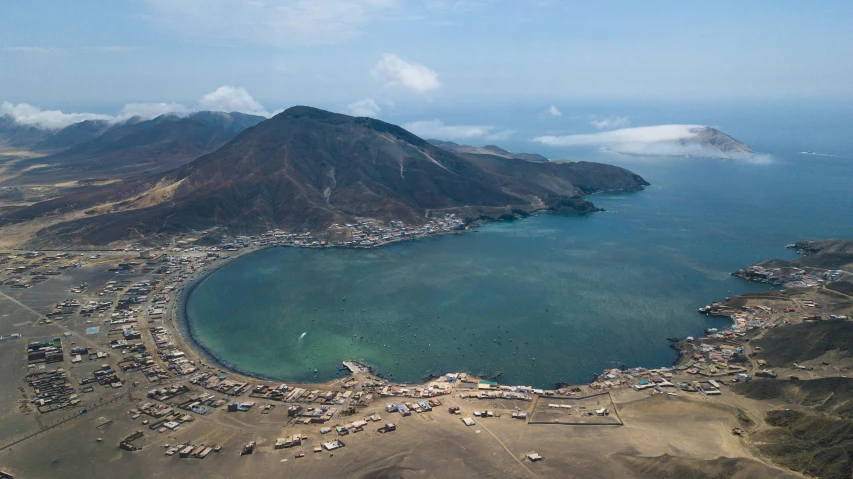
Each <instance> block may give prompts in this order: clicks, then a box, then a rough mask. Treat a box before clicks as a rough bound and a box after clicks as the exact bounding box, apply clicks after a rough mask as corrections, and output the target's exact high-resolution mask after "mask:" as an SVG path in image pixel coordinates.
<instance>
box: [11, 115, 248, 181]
mask: <svg viewBox="0 0 853 479" xmlns="http://www.w3.org/2000/svg"><path fill="white" fill-rule="evenodd" d="M263 120H264V118H263V117H260V116H255V115H246V114H243V113H220V112H209V111H203V112H198V113H193V114H191V115H188V116H186V117H180V116H176V115H162V116H159V117H157V118H154V119H152V120H143V119H141V118H138V117H134V118H131V119H129V120H127V121H124V122H121V123H117V124H113V125H111V126H110V125H109V124H104V123H103V122H98V121H87V122H81V123H76V124H73V125H70V126H68V127H66V128H63V129H62V130H60V131H58V132H56V133H54V134H53V135H52V136H50V137H48V138H45V139H43V140H41V141H39V142H38V143H37V144H36V146H39V147H41V148H45V149H57V148H63V147H64V148H67V149H65V150H64V151H61V152H59V153H55V154H52V155H49V156H44V157H40V158H34V159H31V160H27V161H23V162H20V163H18V164H17V165H16V166H17V167H18V168H27V167H29V166H32V165H35V164H38V165H46V166H40V167H39V168H37V169H32V170H28V171H26V173H24V174H22V175H20V176H18V177H17V178H15V179H14V180H12V181H11V182H9V184H24V183H34V182H35V183H38V182H44V183H59V182H62V181H71V180H80V179H86V178H94V177H97V178H105V177H111V178H129V177H132V176H139V175H142V174H151V173H157V172H163V171H166V170H170V169H173V168H175V167H177V166H180V165H182V164H184V163H186V162H188V161H190V160H192V159H194V158H197V157H199V156H201V155H203V154H205V153H209V152H211V151H214V150H216V149H217V148H219V147H220V146H222V145H224V144H225V143H226V142H228V141H230V140H231V139H233V138H234V137H235V136H237V135H238V134H239V133H240V132H242V131H243V130H245V129H246V128H249V127H252V126H254V125H256V124H258V123H259V122H261V121H263Z"/></svg>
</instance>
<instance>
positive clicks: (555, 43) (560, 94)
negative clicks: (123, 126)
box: [0, 0, 853, 139]
mask: <svg viewBox="0 0 853 479" xmlns="http://www.w3.org/2000/svg"><path fill="white" fill-rule="evenodd" d="M851 21H853V2H849V1H836V2H830V1H826V2H801V1H800V2H793V1H749V2H743V1H730V2H720V1H717V2H667V1H655V2H637V1H612V2H591V1H577V2H571V1H556V0H553V1H549V0H503V1H501V0H495V1H486V0H482V1H479V0H458V1H455V0H352V1H344V0H257V1H255V0H134V1H130V0H128V1H118V2H116V1H106V0H104V1H93V0H75V1H73V2H56V1H38V0H35V1H27V2H16V1H5V2H2V3H0V66H1V67H0V102H3V101H5V102H8V103H7V104H6V109H7V110H10V108H11V106H18V105H20V104H27V105H31V106H33V107H36V108H40V109H62V110H63V111H65V112H70V111H77V112H83V111H86V112H94V113H104V114H110V115H117V114H120V113H119V112H120V111H122V109H123V108H125V112H127V113H128V114H129V113H133V112H136V111H137V110H135V109H134V108H137V109H139V110H140V111H149V112H157V111H161V110H162V111H180V110H181V109H184V110H194V109H199V108H202V107H208V108H212V109H217V108H223V109H224V108H229V107H239V108H240V109H243V110H247V111H253V112H258V113H262V114H270V113H274V112H275V111H277V110H279V109H281V108H286V107H288V106H291V105H294V104H309V105H315V106H319V107H323V108H328V109H332V110H336V111H342V112H350V113H358V114H364V115H372V116H378V117H380V118H383V119H389V120H393V119H394V118H397V117H405V119H406V120H407V121H409V122H410V123H411V122H414V121H422V122H435V121H439V123H432V124H421V126H422V127H425V128H427V130H429V129H430V128H431V129H432V131H433V132H439V133H440V132H441V131H442V130H441V128H442V127H446V126H447V125H446V124H444V122H445V121H447V120H442V119H439V120H436V118H435V117H434V116H425V117H422V118H421V117H418V112H434V111H439V110H452V109H453V108H455V107H457V106H460V105H467V108H469V109H477V108H479V107H482V108H486V109H495V108H496V105H497V106H499V105H510V104H515V105H519V104H522V105H528V106H529V107H530V108H533V109H534V110H536V111H537V112H539V113H538V115H539V118H538V120H537V121H542V120H543V119H556V118H564V119H566V118H568V116H569V115H568V112H566V111H564V110H566V107H565V105H567V104H570V103H571V102H579V101H583V102H586V103H600V104H614V103H615V104H618V103H619V102H632V103H635V104H636V103H643V102H645V103H654V102H693V103H697V102H698V103H702V102H706V103H708V104H713V103H716V102H738V101H744V100H749V101H764V102H793V101H799V102H806V101H827V100H830V101H836V100H843V101H849V100H851V99H853V61H851V58H853V35H851V34H850V32H849V28H850V25H851ZM223 86H227V87H230V88H228V89H226V90H221V89H220V87H223ZM217 89H220V90H217ZM205 95H208V99H207V100H206V101H205V100H202V98H203V97H204V96H205ZM211 95H212V96H211ZM127 104H134V105H136V106H134V107H132V108H129V109H128V108H126V107H125V105H127ZM10 105H11V106H10ZM552 106H553V109H552V108H551V107H552ZM145 108H147V110H144V109H145ZM424 114H426V113H424ZM622 118H624V120H623V119H622ZM587 120H589V119H588V118H586V119H585V120H584V123H585V124H587V126H590V125H591V124H592V121H598V122H605V123H606V124H605V126H603V128H617V127H624V126H629V125H631V124H632V122H631V120H630V119H629V118H626V117H623V116H620V115H619V114H618V111H617V112H615V113H613V114H612V115H603V116H600V117H597V118H593V119H592V120H591V121H587ZM455 126H456V125H454V127H455ZM468 126H472V125H468ZM473 126H474V127H477V126H478V125H476V124H475V125H473ZM479 126H482V125H479ZM487 126H488V125H487ZM488 128H489V130H488V131H480V133H481V134H480V136H481V137H485V136H493V137H494V138H496V139H500V137H501V134H504V135H507V134H511V133H507V132H508V131H509V130H502V129H501V128H499V127H488ZM590 128H592V129H600V127H598V126H594V125H593V126H590ZM472 131H473V130H472ZM451 136H452V135H451ZM463 137H464V136H463Z"/></svg>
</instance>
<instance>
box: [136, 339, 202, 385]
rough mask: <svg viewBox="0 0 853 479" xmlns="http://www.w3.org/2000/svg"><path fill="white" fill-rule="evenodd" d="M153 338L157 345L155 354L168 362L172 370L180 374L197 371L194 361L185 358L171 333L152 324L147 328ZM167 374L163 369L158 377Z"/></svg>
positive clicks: (162, 377) (165, 376) (166, 375)
mask: <svg viewBox="0 0 853 479" xmlns="http://www.w3.org/2000/svg"><path fill="white" fill-rule="evenodd" d="M148 331H149V333H150V334H151V337H152V339H153V340H154V345H155V346H156V347H157V354H158V355H159V356H160V359H161V360H163V362H165V363H167V364H168V368H169V369H171V370H174V371H175V372H176V373H178V374H179V375H181V376H186V375H189V374H193V373H195V372H197V371H198V368H197V367H196V365H195V363H194V362H193V361H190V360H189V359H187V355H186V353H185V352H184V351H183V350H182V349H180V348H179V347H177V345H176V344H175V342H174V341H173V340H172V335H171V334H170V333H169V332H168V331H167V330H166V328H164V327H162V326H154V327H151V328H149V329H148ZM167 377H168V374H167V373H166V372H165V371H160V372H159V378H161V379H164V378H167Z"/></svg>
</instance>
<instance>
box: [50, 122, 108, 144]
mask: <svg viewBox="0 0 853 479" xmlns="http://www.w3.org/2000/svg"><path fill="white" fill-rule="evenodd" d="M111 126H112V124H111V123H110V122H108V121H105V120H85V121H81V122H79V123H73V124H71V125H68V126H66V127H65V128H63V129H61V130H59V131H57V132H56V133H53V134H52V135H50V136H49V137H47V138H45V139H44V140H42V141H39V142H38V143H36V144H34V145H33V148H34V149H36V150H65V149H67V148H71V147H73V146H77V145H80V144H83V143H86V142H89V141H92V140H94V139H95V138H97V137H98V136H100V135H102V134H103V133H104V132H105V131H107V130H108V129H109V128H110V127H111Z"/></svg>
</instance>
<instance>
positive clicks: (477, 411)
mask: <svg viewBox="0 0 853 479" xmlns="http://www.w3.org/2000/svg"><path fill="white" fill-rule="evenodd" d="M344 227H345V228H348V230H349V231H350V235H351V237H352V239H351V240H350V241H347V242H344V243H341V244H322V243H323V242H320V241H317V240H315V239H313V238H312V237H310V236H305V235H296V234H288V233H283V232H278V231H271V232H269V233H266V234H264V235H259V236H255V237H236V238H235V239H234V241H233V242H231V241H225V242H223V243H222V244H220V245H218V246H209V247H200V246H184V245H176V246H175V247H173V248H171V249H170V250H167V251H151V250H147V249H141V248H140V249H138V250H136V251H134V250H129V251H116V252H100V253H95V254H92V253H68V252H63V253H48V252H27V253H12V254H6V255H3V256H2V257H0V266H2V267H3V271H2V273H0V281H2V288H3V289H4V290H5V291H8V292H13V291H16V290H17V291H21V293H20V294H21V296H20V298H21V299H20V301H19V300H16V301H19V302H21V304H22V306H23V303H24V302H30V300H31V298H35V297H36V296H31V297H28V296H27V295H28V293H29V291H30V290H31V289H39V288H45V291H48V290H47V288H48V287H49V286H50V285H51V284H53V285H54V287H53V289H50V290H49V291H50V293H51V294H41V295H40V296H38V297H39V298H48V297H54V298H56V299H55V300H54V301H52V302H50V303H45V302H44V301H43V300H42V301H41V303H40V304H39V306H38V309H35V308H30V307H27V306H23V308H24V309H23V310H22V311H24V310H26V311H27V312H28V313H30V314H35V317H31V319H30V320H27V322H26V323H19V324H20V325H21V326H22V329H26V330H27V332H20V331H14V330H9V331H2V332H0V333H2V334H0V348H3V349H7V350H10V349H11V350H15V351H16V352H15V353H14V354H13V355H18V354H19V355H21V356H24V357H25V358H26V367H25V372H24V374H23V375H22V377H20V378H18V380H21V381H22V382H23V383H24V384H26V388H22V391H24V394H23V398H24V399H22V400H21V401H20V411H21V413H23V414H37V415H40V416H44V420H43V421H41V422H44V423H45V424H51V423H53V421H54V419H53V418H54V417H56V419H55V421H56V422H55V423H53V424H54V426H47V429H43V430H41V431H38V432H36V434H40V433H43V432H46V431H47V430H49V429H50V428H51V427H55V425H58V424H63V423H65V422H68V421H74V420H79V418H81V417H88V416H90V415H101V414H102V413H101V412H97V411H99V410H101V409H104V410H109V409H112V410H113V411H114V412H115V406H111V405H112V404H113V403H116V402H118V401H123V402H122V404H127V406H126V407H125V409H123V410H122V411H121V414H122V415H123V418H124V421H125V422H127V421H129V422H130V426H129V427H125V429H126V431H123V432H121V433H120V434H119V435H120V436H121V438H120V440H119V441H116V442H115V444H114V447H116V448H119V449H121V450H122V451H123V452H124V453H126V454H134V453H137V452H138V451H140V450H142V449H143V448H146V449H149V448H152V447H155V448H161V449H162V453H163V455H164V456H166V457H170V458H171V457H175V458H176V459H175V460H178V459H199V460H203V459H205V458H207V457H210V456H211V455H219V454H222V453H224V454H228V455H230V456H231V457H233V458H234V460H238V459H239V458H240V457H241V456H247V455H252V454H258V451H277V450H288V451H290V452H285V451H282V452H281V453H280V454H282V455H283V456H282V457H287V456H288V455H290V454H292V457H293V458H294V460H298V459H299V458H302V457H305V456H306V455H314V454H319V453H330V452H331V451H335V450H337V449H340V448H343V447H345V446H346V447H356V448H358V447H360V444H362V443H364V442H365V441H381V440H384V439H383V438H384V437H386V436H387V435H394V434H396V433H398V431H399V430H400V429H401V428H403V429H404V428H406V427H407V422H409V421H413V420H415V419H414V418H415V417H418V416H423V417H428V416H435V415H446V416H447V417H451V418H453V419H454V420H455V421H456V422H457V423H458V426H456V427H459V428H469V427H471V428H475V427H478V424H481V423H486V424H488V423H491V422H493V421H514V422H518V423H524V424H530V425H543V424H546V425H547V424H551V425H573V424H574V425H587V426H588V425H608V426H609V425H620V424H622V419H621V418H620V415H619V411H618V408H617V406H616V402H615V401H614V399H613V395H614V394H619V395H624V394H636V395H643V396H645V395H652V396H654V395H664V396H670V397H672V396H681V395H686V396H693V397H696V398H710V397H713V396H719V395H723V394H727V388H728V387H730V386H731V385H733V384H736V383H742V382H748V381H752V380H755V378H761V379H774V378H777V377H781V375H782V374H787V375H793V374H794V373H792V371H795V372H796V371H799V373H797V374H807V373H809V372H811V371H814V369H815V367H817V365H810V364H784V365H768V364H766V362H764V361H763V360H762V359H761V354H760V350H756V349H753V348H751V347H750V343H749V341H750V338H754V337H756V335H759V334H761V332H762V331H766V330H769V329H772V328H776V327H779V326H783V325H786V324H791V323H797V322H802V321H824V320H848V318H847V316H845V315H826V316H824V315H822V314H820V310H821V305H820V304H819V303H817V302H815V301H813V300H807V299H802V300H800V299H792V300H790V301H789V302H788V303H787V306H786V307H785V308H784V309H782V310H779V309H775V308H773V307H769V306H760V305H758V306H755V305H752V306H742V307H736V306H733V305H731V304H729V303H727V302H725V301H723V302H719V303H713V304H710V305H707V306H703V307H702V308H700V309H699V313H701V314H706V315H711V316H725V317H729V318H731V320H732V324H731V326H730V327H727V328H725V329H720V330H718V329H714V328H709V329H707V330H706V334H705V335H704V336H697V337H687V338H670V339H671V341H672V342H673V347H674V348H675V349H676V350H677V351H678V353H679V357H678V360H677V361H676V363H675V364H674V365H673V366H671V367H663V368H657V369H646V368H642V367H632V368H618V369H608V370H605V371H602V372H601V374H599V375H597V376H596V379H595V380H594V381H593V382H591V383H590V384H587V385H564V386H563V387H559V388H554V389H543V388H536V387H531V386H525V385H507V384H500V383H498V382H496V381H490V380H487V379H483V378H478V377H475V376H473V375H471V374H468V373H466V372H452V373H446V374H444V375H441V376H439V377H437V378H434V379H432V380H430V381H427V382H425V383H423V384H396V383H393V382H390V381H389V380H387V379H385V378H382V377H379V376H377V375H376V374H374V373H373V372H372V371H371V370H370V368H369V367H367V366H365V365H362V364H359V363H357V362H353V361H347V362H345V363H344V364H343V365H342V369H344V370H346V371H347V372H348V373H349V374H348V375H347V376H344V377H342V378H339V379H337V380H335V381H332V382H330V383H326V384H297V383H282V382H273V381H268V380H259V379H256V378H252V377H249V376H246V375H243V374H238V373H234V372H231V371H228V370H226V369H224V368H222V367H220V366H219V365H216V364H212V363H210V362H208V361H207V360H205V359H204V357H202V356H200V355H199V354H198V352H196V351H194V350H193V349H192V348H191V347H189V346H188V345H187V343H186V342H185V341H184V338H183V336H182V334H183V333H182V332H181V326H180V321H179V317H178V311H179V306H180V304H179V303H180V302H181V301H182V297H183V296H182V295H184V294H185V293H186V290H185V288H186V285H187V284H188V283H189V282H191V281H193V280H197V279H198V278H199V277H200V275H202V274H203V273H204V272H206V271H209V270H210V269H211V268H213V267H216V266H217V265H218V264H221V263H222V262H223V261H224V260H225V259H227V258H231V257H236V256H238V255H240V254H241V253H244V252H247V251H254V250H257V249H258V248H263V247H270V246H277V245H287V246H297V247H299V246H307V247H323V246H346V247H368V246H375V245H378V244H382V243H383V242H390V241H397V240H400V239H403V238H409V237H418V236H425V235H429V234H434V233H436V232H447V231H452V230H454V229H457V228H460V227H461V223H460V222H458V221H456V220H455V219H454V218H452V217H448V218H446V219H445V220H444V221H443V222H436V223H435V225H434V226H430V227H420V228H406V227H405V226H403V225H401V224H398V223H394V224H392V226H391V227H390V228H381V227H377V226H375V225H374V224H372V223H370V222H365V223H359V224H353V225H344ZM750 271H751V272H752V273H751V274H765V273H766V274H769V276H767V277H768V279H769V278H771V277H772V278H773V280H774V281H775V280H776V276H774V275H780V276H779V277H781V278H785V279H786V280H792V279H793V278H796V279H793V281H811V280H812V278H815V279H814V281H818V282H821V283H824V282H827V283H828V282H832V281H835V280H838V279H840V278H841V277H842V276H844V273H842V274H841V275H836V274H835V273H830V274H828V275H823V274H815V275H814V276H812V273H809V272H806V271H802V272H795V276H791V275H789V274H788V273H779V272H775V271H770V272H766V271H765V270H761V269H758V268H757V267H752V269H751V270H750ZM78 272H79V273H78ZM64 276H69V277H71V280H70V281H65V282H59V281H55V282H51V281H47V280H49V279H52V278H62V277H64ZM40 283H43V284H40ZM24 326H25V327H24ZM42 330H43V331H44V333H40V331H42ZM759 349H760V348H759ZM771 366H775V369H774V368H773V367H771ZM99 417H102V418H103V421H101V422H102V424H99V425H98V426H96V429H95V430H96V431H98V432H97V434H100V431H103V430H107V429H110V428H112V426H110V424H112V423H113V422H115V421H117V419H115V418H112V419H110V418H107V416H99ZM231 417H233V418H234V419H229V418H231ZM234 420H237V421H239V423H240V424H243V425H244V427H246V428H248V429H247V430H249V431H251V430H252V428H259V431H261V430H264V431H266V430H267V428H268V426H269V425H270V424H276V425H278V426H279V427H280V430H281V435H280V436H278V437H276V438H275V440H274V441H273V440H270V439H269V438H265V437H264V434H265V433H264V434H261V433H260V432H259V433H258V435H257V437H253V438H252V439H251V440H248V441H245V442H241V443H236V444H235V443H234V442H233V441H229V440H227V439H216V438H217V437H219V436H218V435H217V434H215V433H212V432H210V430H211V428H213V429H214V430H215V429H217V427H219V426H221V425H224V424H229V423H231V422H233V421H234ZM199 424H204V425H205V426H204V427H202V428H201V429H203V430H204V431H206V432H204V433H201V430H199ZM196 430H199V433H198V435H196V434H197V433H195V432H194V431H196ZM371 431H372V432H371ZM733 433H734V432H733ZM30 437H32V436H31V435H18V436H15V435H12V436H9V437H6V438H5V443H4V444H0V447H3V448H8V447H12V446H15V445H17V444H20V443H21V442H23V441H26V440H28V439H29V438H30ZM223 437H224V436H223ZM101 440H102V439H101V438H100V436H99V437H97V441H98V442H100V441H101ZM267 453H268V452H265V454H267ZM530 456H531V457H528V458H526V459H525V460H526V461H528V462H531V463H532V462H538V461H540V460H543V459H544V460H547V458H543V456H542V455H540V454H539V453H537V452H535V451H531V452H530Z"/></svg>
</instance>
